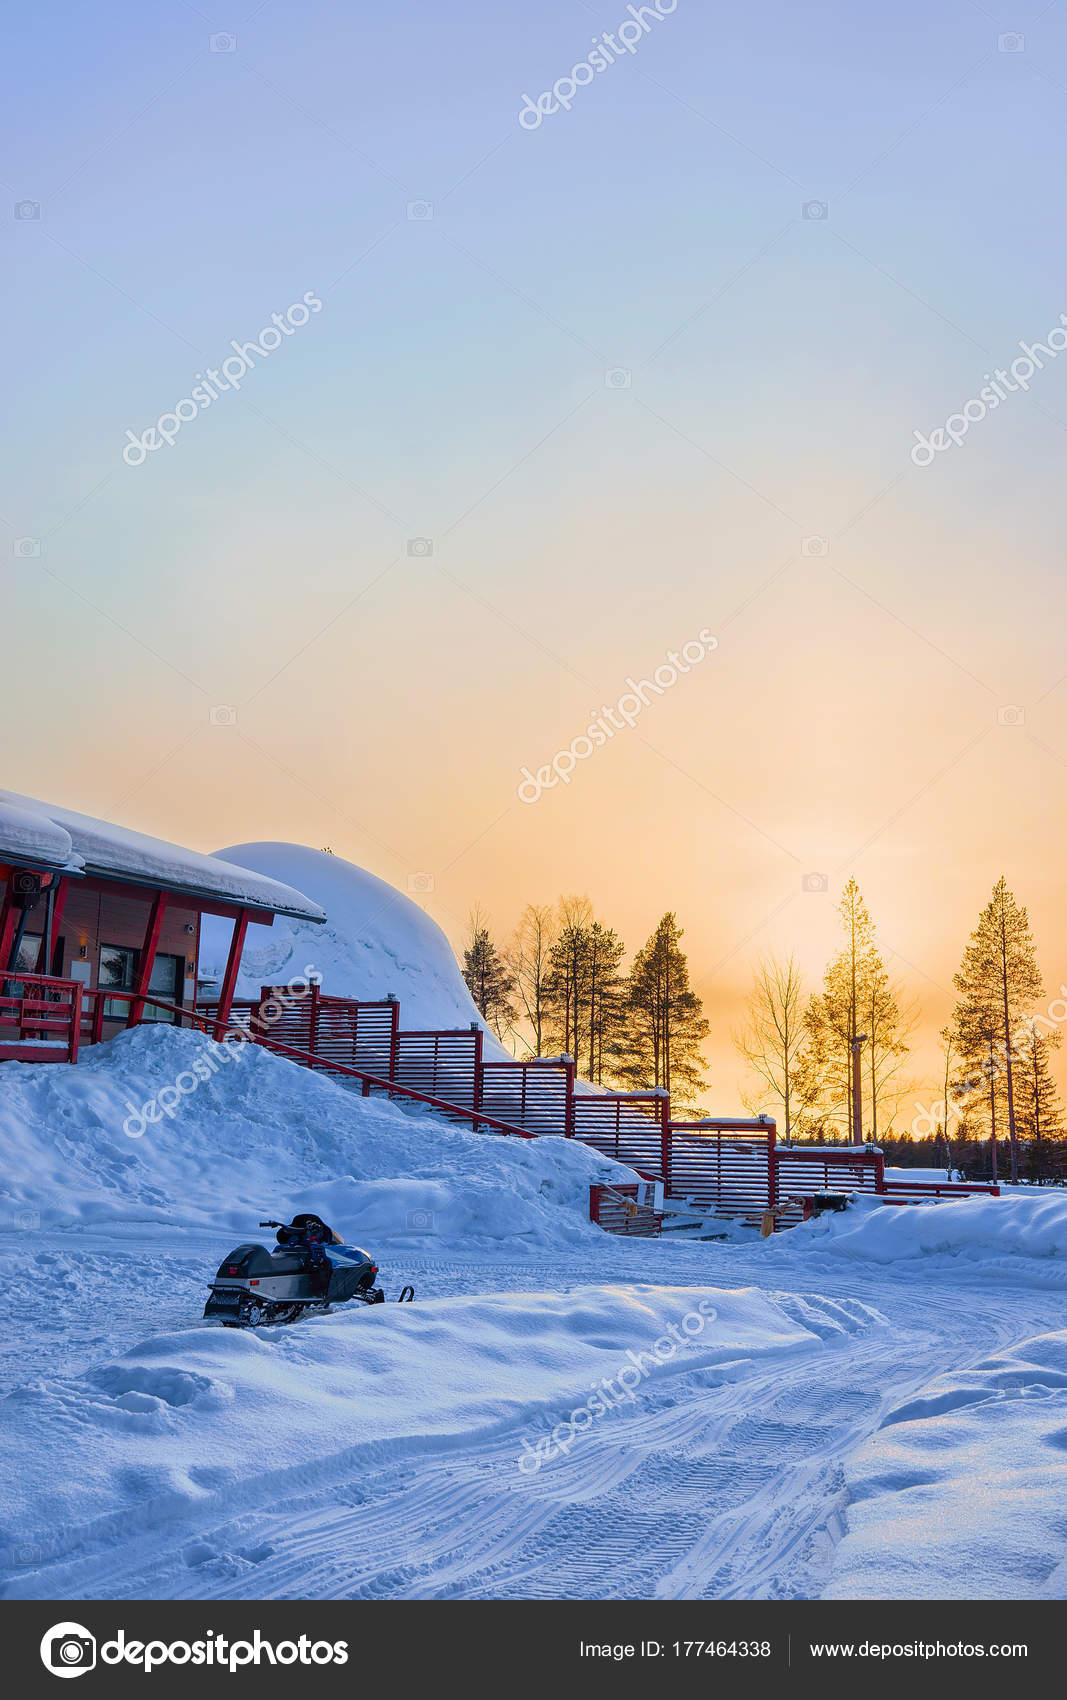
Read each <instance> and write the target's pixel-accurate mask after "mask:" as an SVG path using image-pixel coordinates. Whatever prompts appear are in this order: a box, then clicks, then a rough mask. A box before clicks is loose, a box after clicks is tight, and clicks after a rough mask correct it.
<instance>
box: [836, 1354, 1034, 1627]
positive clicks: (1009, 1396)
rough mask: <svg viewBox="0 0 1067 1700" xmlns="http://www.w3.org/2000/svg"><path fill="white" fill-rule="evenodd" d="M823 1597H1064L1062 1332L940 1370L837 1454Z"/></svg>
mask: <svg viewBox="0 0 1067 1700" xmlns="http://www.w3.org/2000/svg"><path fill="white" fill-rule="evenodd" d="M847 1468H848V1475H849V1486H850V1488H851V1492H852V1498H853V1504H852V1505H850V1507H849V1511H848V1528H849V1533H848V1535H847V1536H846V1538H845V1539H844V1540H843V1541H842V1543H841V1545H840V1546H839V1548H838V1551H837V1555H836V1559H835V1563H834V1569H833V1574H832V1577H831V1581H830V1586H829V1587H828V1588H827V1589H826V1596H827V1597H828V1598H830V1599H848V1600H851V1599H868V1598H871V1597H872V1596H873V1597H876V1598H888V1599H1002V1600H1021V1599H1031V1600H1032V1599H1037V1600H1063V1599H1067V1523H1065V1521H1064V1515H1063V1508H1064V1504H1065V1503H1067V1333H1056V1334H1044V1335H1040V1336H1039V1337H1038V1338H1036V1339H1033V1340H1028V1341H1026V1342H1025V1343H1024V1344H1022V1345H1019V1346H1014V1347H1012V1349H1011V1350H1010V1351H1007V1352H1004V1353H1002V1354H1000V1355H998V1356H996V1357H991V1358H987V1359H986V1360H985V1361H984V1362H983V1363H981V1364H979V1365H978V1366H977V1367H976V1368H974V1369H969V1370H964V1371H960V1372H957V1373H955V1374H953V1375H946V1376H942V1377H941V1378H940V1379H939V1380H937V1381H935V1382H933V1383H932V1384H931V1385H930V1386H929V1387H927V1388H926V1389H925V1390H924V1391H923V1393H922V1394H921V1395H920V1396H919V1397H917V1398H913V1399H910V1400H908V1401H907V1402H906V1403H905V1404H903V1405H900V1406H898V1407H897V1409H896V1410H894V1411H892V1412H891V1413H890V1415H889V1416H888V1417H887V1418H886V1419H885V1423H884V1425H883V1427H882V1429H881V1431H880V1432H879V1433H878V1434H876V1435H874V1436H872V1438H871V1439H870V1440H868V1441H867V1442H866V1444H865V1445H864V1446H863V1447H862V1448H860V1449H859V1451H858V1452H857V1453H855V1454H854V1455H853V1457H852V1458H851V1460H850V1461H849V1464H848V1466H847Z"/></svg>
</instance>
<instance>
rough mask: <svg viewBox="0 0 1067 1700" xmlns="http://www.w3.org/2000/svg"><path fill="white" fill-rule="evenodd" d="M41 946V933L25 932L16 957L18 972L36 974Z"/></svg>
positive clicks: (16, 971) (16, 970)
mask: <svg viewBox="0 0 1067 1700" xmlns="http://www.w3.org/2000/svg"><path fill="white" fill-rule="evenodd" d="M40 948H41V935H40V933H23V935H22V943H21V944H20V945H19V953H18V956H17V957H16V958H15V969H14V972H15V973H16V974H36V972H37V955H38V952H39V951H40Z"/></svg>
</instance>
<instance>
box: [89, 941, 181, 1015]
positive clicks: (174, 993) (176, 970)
mask: <svg viewBox="0 0 1067 1700" xmlns="http://www.w3.org/2000/svg"><path fill="white" fill-rule="evenodd" d="M139 956H140V952H139V951H136V950H133V949H131V948H130V947H129V946H128V945H122V944H102V945H101V946H100V972H99V978H98V984H99V987H100V990H101V991H102V992H106V991H108V990H109V989H113V990H114V991H116V992H132V991H133V989H134V986H135V985H136V981H137V962H138V958H139ZM184 978H185V958H184V956H168V955H166V954H165V953H162V952H161V953H160V954H159V955H157V957H156V960H155V962H154V963H153V964H152V975H151V978H150V980H149V982H148V995H149V996H150V997H157V998H162V999H163V1000H164V1002H165V1003H173V1004H179V1005H180V1004H181V1001H182V989H183V983H184ZM129 1008H130V1006H129V1004H128V1003H127V1001H126V999H125V998H105V1000H104V1020H105V1021H125V1020H126V1017H127V1015H128V1013H129ZM142 1019H143V1020H145V1021H169V1022H172V1023H173V1022H176V1021H178V1020H179V1019H180V1018H179V1017H178V1016H176V1015H172V1014H171V1012H170V1010H169V1009H159V1008H157V1007H156V1005H155V1004H150V1003H146V1004H145V1007H144V1015H143V1017H142Z"/></svg>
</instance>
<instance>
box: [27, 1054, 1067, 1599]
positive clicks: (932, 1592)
mask: <svg viewBox="0 0 1067 1700" xmlns="http://www.w3.org/2000/svg"><path fill="white" fill-rule="evenodd" d="M193 1047H199V1050H198V1051H197V1052H196V1054H201V1052H203V1050H204V1042H203V1041H200V1040H197V1039H196V1038H195V1037H194V1036H192V1035H179V1034H176V1033H174V1032H173V1031H149V1030H141V1031H140V1032H138V1033H134V1034H130V1035H127V1036H126V1037H124V1038H123V1039H121V1040H119V1041H117V1042H116V1043H115V1044H114V1045H112V1046H109V1047H103V1048H101V1050H100V1051H99V1053H98V1054H97V1055H95V1056H92V1057H91V1058H90V1059H89V1060H88V1062H87V1063H86V1064H84V1065H81V1066H79V1068H78V1069H77V1070H69V1069H64V1068H61V1067H53V1068H49V1069H40V1068H36V1069H35V1068H31V1067H29V1066H27V1065H18V1064H9V1065H4V1067H3V1068H2V1069H0V1143H2V1144H3V1157H4V1163H5V1167H4V1175H5V1181H4V1185H5V1187H6V1188H7V1193H6V1195H5V1196H4V1197H3V1204H2V1211H0V1220H2V1222H3V1224H4V1226H5V1227H6V1228H7V1230H8V1231H7V1232H6V1233H4V1234H3V1235H2V1236H0V1266H2V1268H3V1272H4V1278H5V1287H6V1296H7V1300H8V1303H7V1307H6V1311H7V1315H8V1317H9V1318H13V1317H17V1318H18V1328H17V1331H10V1332H9V1337H8V1338H7V1339H6V1340H5V1342H4V1346H3V1351H4V1371H5V1378H6V1383H7V1386H8V1387H9V1388H11V1389H12V1391H11V1392H10V1393H9V1395H8V1397H7V1399H6V1400H5V1401H4V1402H3V1406H2V1407H0V1412H2V1418H3V1420H2V1422H0V1434H2V1436H3V1439H2V1440H0V1483H2V1487H0V1549H3V1551H2V1555H0V1556H2V1557H3V1559H4V1569H3V1572H2V1581H0V1586H2V1588H3V1591H4V1592H5V1593H6V1595H7V1596H8V1597H13V1598H22V1597H33V1598H37V1597H46V1598H64V1599H77V1598H82V1597H89V1598H125V1597H158V1598H174V1597H177V1598H186V1597H192V1598H215V1597H219V1598H222V1597H226V1598H231V1597H252V1598H287V1597H296V1598H307V1597H312V1598H318V1597H321V1598H326V1597H342V1596H343V1597H381V1598H409V1597H434V1598H440V1597H448V1598H514V1597H518V1598H548V1597H559V1596H562V1597H583V1596H593V1597H612V1596H618V1597H623V1598H653V1597H670V1598H690V1597H709V1598H746V1597H748V1598H751V1597H814V1596H818V1595H820V1594H823V1593H827V1594H830V1595H832V1596H835V1597H855V1596H858V1595H878V1594H882V1593H884V1594H889V1595H893V1594H905V1595H908V1596H912V1597H915V1596H918V1597H931V1598H938V1597H953V1596H965V1595H973V1594H975V1593H976V1592H977V1593H982V1592H985V1593H989V1594H996V1595H1000V1596H1003V1597H1042V1596H1044V1597H1059V1598H1062V1597H1064V1596H1065V1595H1067V1530H1065V1525H1064V1521H1063V1516H1062V1505H1063V1488H1064V1485H1065V1483H1064V1476H1065V1466H1067V1450H1065V1442H1064V1437H1065V1435H1067V1343H1065V1341H1064V1338H1063V1336H1062V1335H1060V1336H1058V1337H1057V1336H1055V1333H1054V1331H1055V1330H1056V1329H1057V1328H1058V1327H1059V1325H1060V1324H1061V1323H1062V1320H1063V1307H1064V1296H1065V1294H1067V1200H1062V1201H1061V1200H1057V1198H1055V1197H1050V1196H1049V1195H1048V1194H1047V1193H1040V1194H1035V1195H1032V1196H1022V1195H1017V1196H1015V1197H1010V1198H1005V1199H1004V1200H1001V1201H999V1202H998V1201H987V1200H984V1199H978V1200H975V1201H973V1202H971V1203H954V1204H951V1205H942V1206H937V1207H932V1208H929V1207H924V1208H922V1209H920V1210H915V1209H907V1210H904V1209H889V1208H886V1207H882V1206H874V1205H869V1206H867V1207H863V1206H862V1205H861V1206H860V1207H859V1208H858V1209H857V1210H854V1211H850V1212H848V1213H847V1215H846V1216H844V1217H827V1218H823V1219H822V1221H820V1222H819V1223H816V1224H812V1225H809V1226H807V1227H805V1228H800V1229H796V1230H794V1231H792V1232H791V1233H788V1234H783V1235H781V1236H778V1237H777V1238H776V1239H774V1240H771V1241H767V1242H762V1241H760V1240H758V1239H757V1238H756V1237H755V1236H752V1237H751V1238H750V1239H749V1240H748V1241H747V1242H746V1241H742V1242H740V1243H738V1242H736V1241H734V1242H730V1243H721V1244H720V1243H716V1242H707V1243H704V1242H700V1243H698V1242H686V1241H676V1242H648V1241H625V1240H620V1239H616V1238H612V1237H611V1236H606V1235H603V1234H601V1233H600V1232H599V1230H596V1229H594V1228H592V1226H591V1225H590V1224H589V1223H588V1221H587V1220H586V1219H585V1213H586V1192H587V1187H588V1183H589V1180H590V1178H591V1176H593V1177H595V1175H596V1174H597V1173H600V1174H603V1173H607V1172H608V1171H609V1170H610V1165H605V1164H604V1163H603V1162H602V1160H601V1159H599V1158H597V1157H595V1156H594V1155H593V1154H592V1153H590V1152H588V1151H586V1150H584V1149H583V1148H581V1147H576V1146H574V1145H571V1144H569V1143H568V1144H566V1145H564V1143H563V1142H560V1141H538V1142H535V1143H527V1142H521V1143H520V1142H512V1141H507V1140H500V1139H491V1138H486V1137H484V1136H482V1137H478V1136H474V1135H468V1134H465V1133H463V1132H461V1131H459V1130H458V1129H457V1130H452V1129H451V1128H449V1127H442V1126H441V1124H440V1123H439V1122H437V1121H428V1120H425V1119H423V1118H419V1117H413V1116H410V1115H406V1114H405V1113H403V1112H402V1111H400V1110H399V1109H397V1108H396V1107H395V1106H390V1105H388V1104H386V1103H382V1102H381V1101H379V1100H371V1101H369V1102H365V1101H363V1100H362V1099H360V1098H358V1097H354V1096H353V1095H351V1094H349V1093H346V1092H343V1091H342V1090H341V1089H339V1088H337V1087H335V1086H332V1085H330V1084H329V1083H328V1082H325V1081H323V1080H321V1079H319V1078H317V1077H313V1076H309V1075H308V1074H307V1073H306V1072H305V1071H302V1070H299V1069H296V1068H294V1067H293V1066H292V1065H290V1064H288V1063H285V1062H283V1061H280V1060H279V1059H277V1058H274V1057H271V1056H269V1055H268V1054H267V1053H265V1052H262V1051H258V1050H255V1051H253V1050H251V1049H250V1050H249V1052H248V1054H247V1055H246V1056H245V1058H244V1059H243V1060H242V1062H241V1063H240V1064H239V1065H235V1064H232V1063H231V1064H227V1065H225V1067H223V1066H222V1065H220V1066H219V1067H218V1068H217V1070H215V1071H214V1072H211V1071H210V1070H209V1071H208V1072H209V1078H208V1079H207V1080H205V1081H202V1082H201V1083H200V1084H199V1085H198V1086H197V1088H196V1090H195V1092H191V1093H190V1094H189V1095H188V1097H187V1099H185V1100H184V1101H183V1102H182V1103H181V1105H180V1107H179V1108H178V1109H177V1111H176V1113H175V1115H174V1117H173V1119H169V1118H167V1117H166V1116H164V1117H163V1119H162V1121H161V1122H160V1123H158V1124H151V1125H150V1126H149V1128H148V1130H147V1131H146V1132H145V1134H144V1136H143V1137H141V1138H139V1139H133V1140H131V1139H129V1138H128V1137H127V1136H126V1135H125V1134H124V1133H123V1132H122V1120H123V1117H124V1115H126V1114H128V1111H127V1110H126V1109H125V1108H124V1105H125V1104H127V1103H128V1102H130V1101H131V1100H132V1101H134V1102H135V1104H136V1105H140V1104H142V1103H144V1102H146V1101H148V1099H149V1098H150V1096H151V1095H152V1094H153V1093H158V1092H159V1089H160V1087H161V1085H164V1086H165V1085H166V1083H167V1082H168V1081H173V1080H174V1079H175V1077H176V1072H179V1071H180V1069H179V1065H182V1066H184V1067H186V1068H187V1067H188V1064H189V1059H190V1056H192V1055H193ZM300 1203H310V1204H312V1205H313V1206H314V1207H316V1208H319V1209H321V1210H322V1211H323V1212H324V1213H326V1214H328V1215H329V1216H330V1217H331V1218H332V1219H333V1220H335V1221H336V1222H337V1224H338V1225H339V1226H341V1227H342V1228H343V1229H344V1230H345V1232H346V1234H349V1235H350V1236H351V1237H352V1238H354V1239H355V1240H356V1241H357V1242H359V1241H361V1240H362V1241H364V1242H365V1243H367V1244H368V1245H369V1247H370V1249H372V1250H373V1251H374V1252H375V1254H376V1255H377V1257H378V1260H379V1262H380V1264H381V1267H382V1278H383V1281H384V1284H385V1286H386V1290H387V1292H390V1293H395V1292H396V1291H397V1290H398V1288H399V1286H400V1284H401V1283H402V1282H403V1281H405V1280H408V1279H411V1280H413V1281H414V1282H415V1285H416V1288H417V1294H418V1298H417V1303H416V1304H415V1305H414V1306H411V1307H403V1308H401V1307H399V1306H386V1307H382V1308H381V1309H379V1310H376V1311H359V1312H352V1311H341V1312H339V1313H336V1314H334V1315H330V1316H325V1317H321V1318H317V1319H314V1320H312V1321H308V1322H304V1323H302V1324H299V1325H297V1326H294V1327H291V1328H288V1329H277V1330H258V1331H256V1332H254V1333H237V1332H234V1331H229V1330H223V1329H215V1328H208V1327H204V1326H202V1324H201V1322H200V1312H201V1309H202V1304H203V1297H204V1288H205V1280H206V1277H207V1276H208V1275H209V1274H210V1273H211V1272H212V1270H213V1269H214V1267H215V1266H216V1265H217V1263H218V1261H219V1259H220V1257H221V1256H222V1254H223V1253H224V1252H225V1251H226V1250H228V1249H229V1247H230V1246H231V1245H232V1244H233V1243H235V1242H236V1241H237V1240H238V1239H240V1238H244V1237H246V1236H247V1235H248V1234H249V1232H251V1237H257V1236H256V1230H255V1223H256V1222H257V1221H258V1219H259V1216H260V1214H272V1215H273V1214H275V1213H280V1212H281V1211H282V1210H284V1209H287V1208H294V1207H297V1206H299V1204H300ZM672 1329H673V1330H674V1334H673V1335H672V1333H671V1330H672ZM1050 1331H1052V1332H1051V1333H1050ZM1041 1337H1045V1338H1041ZM1024 1342H1029V1344H1023V1343H1024ZM653 1348H655V1350H653ZM631 1354H633V1356H631ZM605 1385H606V1386H607V1387H608V1388H610V1389H611V1392H610V1393H606V1392H602V1396H601V1399H600V1403H599V1406H598V1404H597V1402H596V1397H595V1394H594V1389H600V1390H603V1389H604V1388H605ZM846 1530H847V1533H846Z"/></svg>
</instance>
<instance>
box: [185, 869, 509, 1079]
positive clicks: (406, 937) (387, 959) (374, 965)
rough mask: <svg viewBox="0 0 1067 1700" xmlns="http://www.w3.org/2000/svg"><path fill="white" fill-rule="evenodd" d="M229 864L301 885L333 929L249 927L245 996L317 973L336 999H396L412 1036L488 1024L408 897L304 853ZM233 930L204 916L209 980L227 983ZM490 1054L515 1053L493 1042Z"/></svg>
mask: <svg viewBox="0 0 1067 1700" xmlns="http://www.w3.org/2000/svg"><path fill="white" fill-rule="evenodd" d="M219 854H220V855H221V856H223V857H224V858H225V859H226V860H227V861H236V862H239V863H240V865H241V866H242V867H247V868H252V869H254V871H255V872H256V873H259V874H266V875H267V876H268V877H269V878H270V879H275V880H281V881H282V882H283V883H284V884H286V885H295V886H296V888H297V890H298V891H302V892H304V893H305V894H306V896H308V897H309V898H311V899H312V900H313V901H314V902H315V903H317V904H319V905H320V907H321V908H323V909H324V910H325V911H326V918H327V919H326V925H325V926H317V925H315V924H314V923H312V922H309V921H294V920H287V919H285V918H283V917H282V916H280V915H279V916H278V918H277V919H276V920H275V922H274V925H273V927H271V928H270V929H269V930H268V929H266V928H264V927H250V928H249V930H248V937H247V940H246V942H245V949H244V956H243V958H242V961H241V975H240V980H239V982H238V987H237V995H238V997H243V998H250V997H255V996H257V995H258V993H259V989H260V986H265V985H275V984H279V985H284V984H285V983H286V982H287V981H288V980H290V979H292V978H293V977H294V976H297V975H302V974H303V973H304V972H305V971H306V970H307V968H308V967H311V968H313V969H315V970H317V971H318V972H319V973H320V974H321V975H322V985H323V990H324V991H326V992H329V993H331V994H332V995H333V996H334V997H346V998H365V999H367V1000H369V1001H375V1000H378V999H380V998H384V997H385V996H386V995H387V993H389V992H392V993H394V994H395V996H396V997H398V998H399V999H400V1019H401V1022H402V1024H403V1026H405V1027H408V1028H416V1029H417V1028H432V1027H469V1026H470V1024H471V1022H472V1021H477V1022H479V1023H481V1016H480V1015H479V1013H478V1010H477V1007H476V1005H475V1004H474V1002H473V1000H472V998H471V995H470V993H469V992H468V990H467V987H466V984H465V982H464V979H463V976H462V974H461V973H460V969H459V964H458V962H457V961H456V958H455V954H454V952H453V950H452V946H451V945H450V944H449V942H448V940H447V939H446V937H445V935H444V933H443V932H442V931H441V929H440V927H439V926H438V925H437V923H436V921H432V920H431V919H430V917H429V915H427V914H426V913H425V911H424V910H422V909H420V908H419V906H418V904H417V903H413V902H412V901H411V899H410V898H409V897H405V896H404V895H403V893H402V892H399V891H397V890H396V889H395V888H394V887H393V886H391V885H387V884H386V882H385V880H380V879H378V878H376V876H375V875H374V874H368V873H367V872H366V871H365V870H364V869H363V868H357V867H355V866H354V864H353V863H351V862H346V861H345V860H344V859H343V857H341V856H327V855H324V854H323V853H322V852H321V851H319V850H309V849H306V848H305V847H304V846H302V845H299V844H234V845H232V846H231V847H230V849H228V850H225V851H220V852H219ZM230 931H231V928H230V926H229V924H228V923H226V922H219V921H212V920H211V919H210V917H205V920H204V925H203V932H202V936H201V946H200V970H201V973H203V974H207V973H211V974H217V975H221V973H222V968H223V965H224V963H225V960H226V951H227V949H228V947H229V938H230ZM485 1043H486V1054H487V1055H488V1053H489V1051H490V1050H492V1051H493V1054H494V1055H496V1054H497V1053H498V1051H499V1055H500V1056H501V1057H503V1056H504V1055H505V1054H506V1053H505V1052H504V1051H503V1050H502V1049H500V1048H499V1047H498V1046H497V1043H496V1040H495V1039H493V1037H492V1035H491V1034H489V1033H487V1034H486V1038H485Z"/></svg>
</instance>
